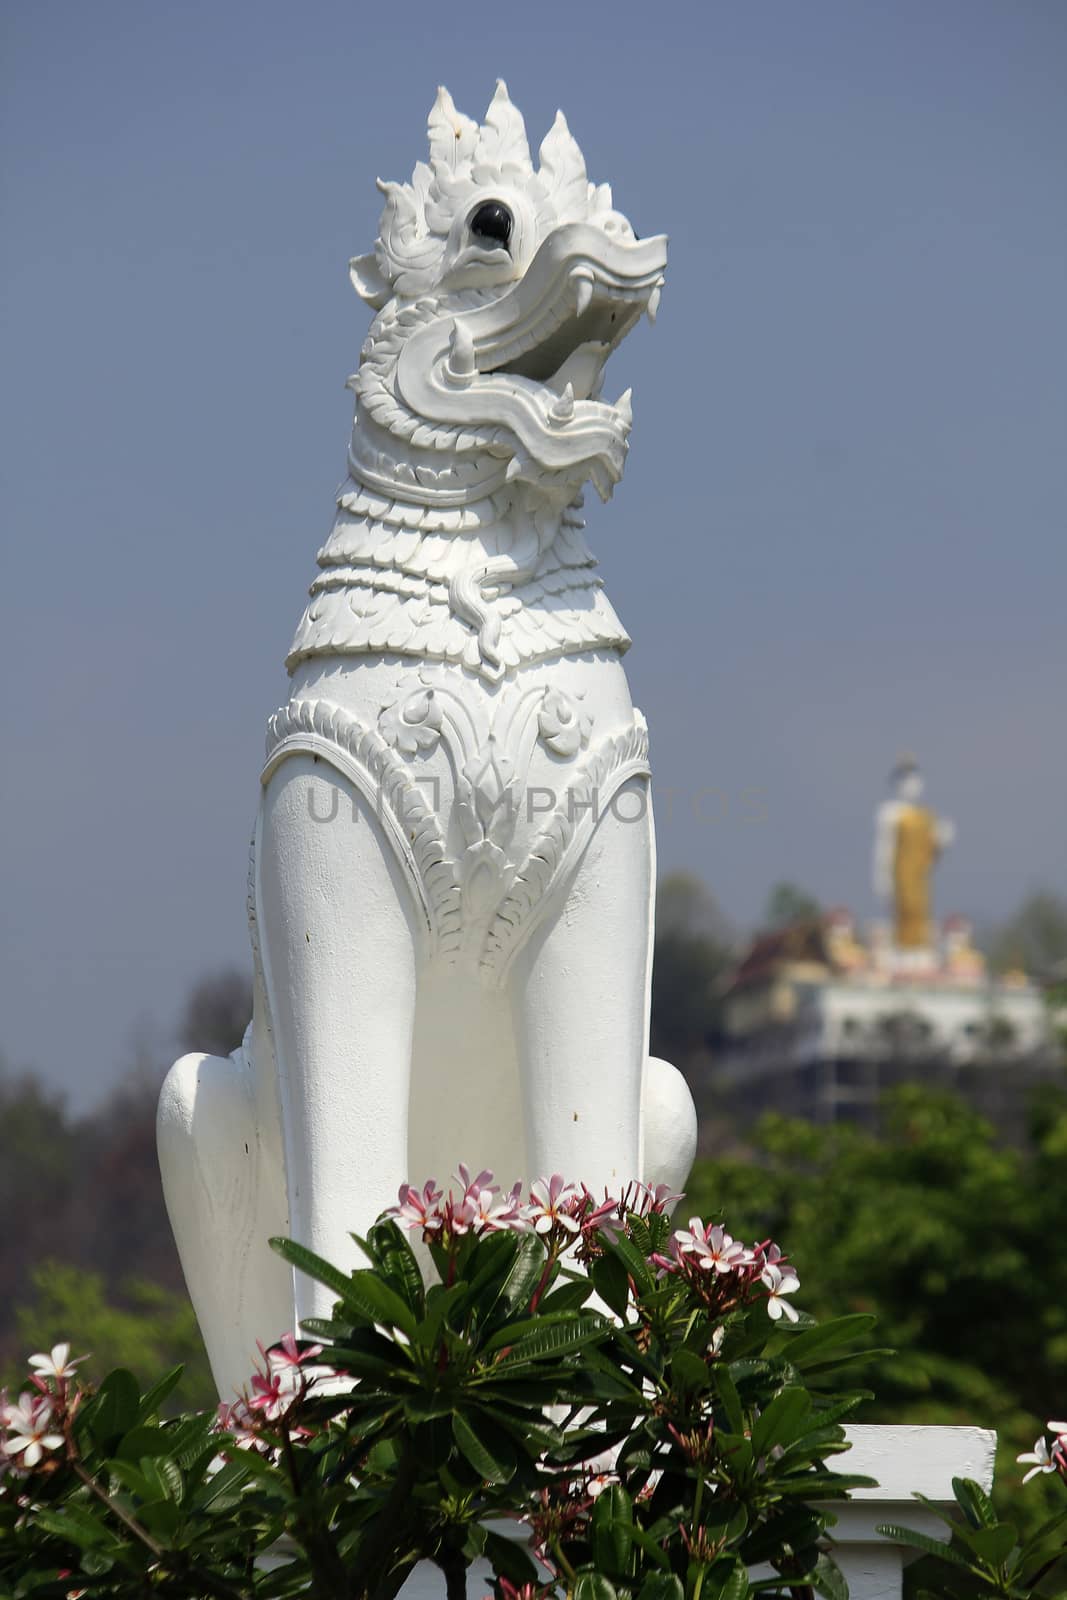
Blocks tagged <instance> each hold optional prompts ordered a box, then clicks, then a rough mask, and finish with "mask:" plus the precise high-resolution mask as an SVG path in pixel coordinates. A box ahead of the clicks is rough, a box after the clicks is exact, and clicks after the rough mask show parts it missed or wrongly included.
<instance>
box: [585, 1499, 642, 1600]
mask: <svg viewBox="0 0 1067 1600" xmlns="http://www.w3.org/2000/svg"><path fill="white" fill-rule="evenodd" d="M633 1519H634V1508H633V1501H632V1500H631V1499H630V1496H629V1495H628V1494H627V1493H626V1490H625V1489H624V1488H623V1487H622V1485H621V1484H619V1483H612V1484H609V1485H608V1487H607V1488H606V1489H605V1490H604V1491H603V1493H602V1494H600V1495H599V1496H598V1497H597V1499H596V1501H595V1503H594V1505H593V1516H592V1522H591V1534H592V1547H593V1560H594V1561H595V1563H596V1566H597V1570H598V1571H599V1572H603V1573H606V1574H607V1575H608V1576H609V1577H613V1578H623V1579H625V1578H628V1577H629V1576H630V1571H629V1568H630V1548H631V1546H632V1544H633Z"/></svg>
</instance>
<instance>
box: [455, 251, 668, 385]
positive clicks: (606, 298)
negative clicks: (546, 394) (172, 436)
mask: <svg viewBox="0 0 1067 1600" xmlns="http://www.w3.org/2000/svg"><path fill="white" fill-rule="evenodd" d="M666 265H667V239H666V236H665V235H663V234H659V235H657V236H656V237H654V238H651V239H643V240H639V241H635V242H633V243H629V242H621V241H620V242H616V241H614V240H612V239H610V238H609V237H607V236H606V235H605V234H604V233H603V231H602V230H601V229H599V228H595V227H592V226H590V225H589V224H586V223H571V224H569V225H566V226H564V227H562V228H558V229H557V230H556V231H555V232H554V233H552V234H551V235H550V236H549V237H548V238H547V239H546V240H545V241H544V243H543V244H542V245H541V247H540V248H539V250H538V251H537V254H536V255H535V257H534V259H533V261H532V262H531V263H530V266H529V268H528V269H527V271H526V273H525V275H524V276H523V277H522V278H521V279H520V280H519V282H518V283H517V284H516V285H515V287H514V288H513V289H511V290H509V291H508V292H507V293H506V294H504V295H502V296H501V297H500V299H498V300H496V301H494V302H492V303H491V304H489V305H485V306H482V307H480V308H479V309H478V310H476V311H470V312H466V313H464V315H463V317H462V321H463V324H464V326H465V329H466V331H467V332H468V333H469V335H470V337H471V341H472V343H473V346H474V356H475V364H476V366H477V368H478V371H479V372H481V373H484V374H486V375H489V374H493V373H507V374H509V375H511V376H514V377H519V378H528V379H530V380H531V381H533V382H534V383H539V384H545V385H547V386H548V387H549V388H551V389H553V390H554V391H555V392H556V393H562V392H563V389H564V387H565V385H566V384H567V383H568V382H569V383H570V384H571V387H572V390H573V394H574V397H575V399H579V400H584V399H588V398H589V396H590V395H591V394H593V393H594V391H595V388H596V386H597V383H598V381H599V379H600V376H601V375H602V372H603V367H604V363H605V362H606V361H607V359H608V356H609V355H610V354H611V352H612V351H613V350H614V349H615V348H616V346H617V345H619V344H621V342H622V340H623V339H624V338H625V337H626V335H627V334H628V333H629V332H630V330H631V328H632V327H633V326H634V324H635V323H636V322H638V321H639V320H640V318H641V317H642V316H643V315H645V314H646V313H647V314H648V315H649V316H650V317H651V318H652V320H653V321H655V317H656V311H657V309H658V306H659V296H660V289H661V288H662V285H663V274H664V270H665V268H666Z"/></svg>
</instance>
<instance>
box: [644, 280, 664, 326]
mask: <svg viewBox="0 0 1067 1600" xmlns="http://www.w3.org/2000/svg"><path fill="white" fill-rule="evenodd" d="M659 297H660V287H659V284H658V283H657V285H656V287H655V288H654V289H653V291H652V293H651V294H650V295H649V297H648V304H647V305H646V306H645V315H646V317H647V318H648V320H649V322H655V320H656V312H657V311H658V310H659Z"/></svg>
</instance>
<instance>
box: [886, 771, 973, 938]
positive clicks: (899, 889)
mask: <svg viewBox="0 0 1067 1600" xmlns="http://www.w3.org/2000/svg"><path fill="white" fill-rule="evenodd" d="M891 782H892V784H893V789H894V794H893V798H892V799H890V800H887V801H886V802H885V803H884V804H883V805H882V806H880V807H879V809H878V815H877V818H876V820H875V845H874V888H875V893H876V894H878V895H881V896H882V897H883V898H885V899H889V900H891V901H892V906H893V944H894V946H895V948H896V949H897V950H901V951H916V952H920V951H921V952H926V951H929V950H931V949H932V947H933V943H934V939H933V928H932V925H931V919H930V876H931V873H932V872H933V867H934V862H935V861H936V860H937V858H938V856H939V855H940V854H941V851H942V850H943V849H944V848H945V846H946V845H948V844H951V842H952V839H953V835H954V832H955V830H954V828H953V826H952V823H951V822H948V821H946V820H945V819H943V818H939V817H937V816H936V815H935V814H934V812H933V811H931V810H930V809H929V807H928V806H923V805H920V804H919V801H920V799H921V797H922V792H923V780H922V775H921V774H920V772H919V766H918V762H917V761H916V760H915V757H914V756H901V758H900V760H899V761H898V762H897V764H896V766H895V767H894V768H893V772H892V775H891Z"/></svg>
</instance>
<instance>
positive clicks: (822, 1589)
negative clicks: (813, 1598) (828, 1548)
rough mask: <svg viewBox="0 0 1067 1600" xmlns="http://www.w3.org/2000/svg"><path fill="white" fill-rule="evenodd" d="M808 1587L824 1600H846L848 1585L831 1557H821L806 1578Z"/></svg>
mask: <svg viewBox="0 0 1067 1600" xmlns="http://www.w3.org/2000/svg"><path fill="white" fill-rule="evenodd" d="M808 1584H809V1586H810V1587H811V1588H812V1589H814V1590H815V1593H816V1594H821V1595H823V1596H824V1597H825V1600H848V1584H847V1583H846V1582H845V1579H844V1575H843V1573H842V1572H841V1569H840V1568H839V1566H838V1565H837V1562H836V1561H835V1560H834V1558H833V1557H832V1556H828V1555H821V1556H820V1557H819V1559H818V1561H816V1563H815V1568H814V1571H813V1572H812V1573H811V1574H810V1576H809V1577H808Z"/></svg>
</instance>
